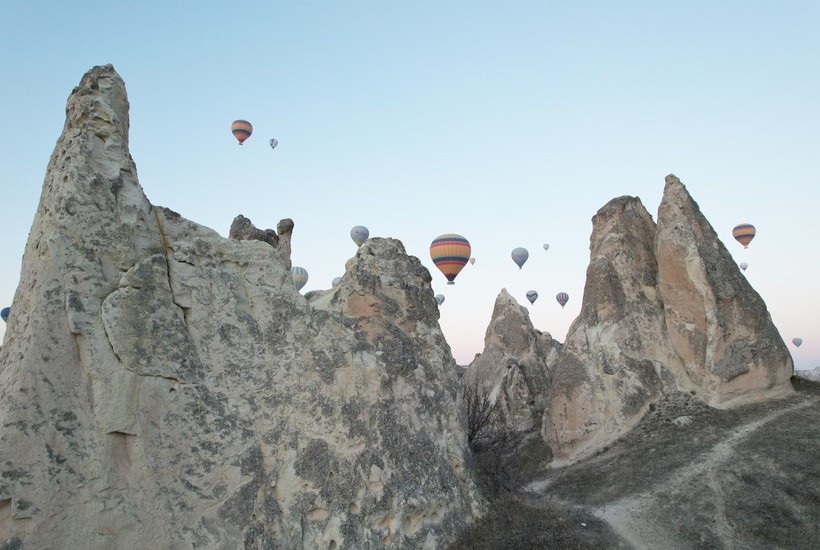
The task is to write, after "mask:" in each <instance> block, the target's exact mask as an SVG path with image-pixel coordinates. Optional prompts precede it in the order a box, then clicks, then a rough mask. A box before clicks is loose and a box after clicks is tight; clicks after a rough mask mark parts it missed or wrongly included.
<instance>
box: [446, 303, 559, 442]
mask: <svg viewBox="0 0 820 550" xmlns="http://www.w3.org/2000/svg"><path fill="white" fill-rule="evenodd" d="M559 349H560V346H559V344H558V343H557V342H556V341H555V340H553V339H552V337H551V336H550V335H549V334H545V333H542V332H540V331H538V330H535V328H534V327H533V326H532V321H530V316H529V313H528V312H527V309H526V308H525V307H523V306H520V305H519V304H518V303H517V302H516V301H515V299H514V298H513V297H512V296H510V294H509V293H508V292H507V291H506V289H502V290H501V292H500V293H499V295H498V297H497V298H496V300H495V306H494V308H493V314H492V318H491V320H490V325H489V326H488V327H487V332H486V335H485V336H484V351H483V352H482V353H481V354H480V355H478V356H477V357H476V358H475V359H474V360H473V361H472V363H470V366H469V368H468V369H467V370H466V372H465V374H464V377H463V380H462V383H463V384H468V385H471V386H475V385H479V386H482V387H483V388H485V389H486V390H488V391H489V392H490V394H491V396H492V398H493V399H494V400H496V401H497V402H498V403H499V408H498V410H499V412H500V414H501V420H502V421H503V422H504V424H505V425H506V426H508V427H509V428H511V429H512V430H513V431H516V432H534V433H540V432H541V420H542V417H543V415H544V411H545V410H546V409H547V405H548V398H549V394H550V385H551V379H552V368H553V366H554V365H555V362H556V358H557V356H558V351H559Z"/></svg>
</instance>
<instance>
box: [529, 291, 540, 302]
mask: <svg viewBox="0 0 820 550" xmlns="http://www.w3.org/2000/svg"><path fill="white" fill-rule="evenodd" d="M537 299H538V293H537V292H536V291H534V290H528V291H527V300H529V301H530V303H531V304H534V303H535V301H536V300H537Z"/></svg>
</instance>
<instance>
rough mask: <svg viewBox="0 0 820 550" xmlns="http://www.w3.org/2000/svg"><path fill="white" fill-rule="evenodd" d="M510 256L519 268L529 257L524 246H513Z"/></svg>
mask: <svg viewBox="0 0 820 550" xmlns="http://www.w3.org/2000/svg"><path fill="white" fill-rule="evenodd" d="M510 256H512V260H513V261H514V262H515V265H517V266H518V269H521V268H522V267H523V266H524V262H526V261H527V258H529V257H530V253H529V252H527V249H526V248H520V247H519V248H514V249H513V251H512V254H510Z"/></svg>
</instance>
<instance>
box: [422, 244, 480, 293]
mask: <svg viewBox="0 0 820 550" xmlns="http://www.w3.org/2000/svg"><path fill="white" fill-rule="evenodd" d="M471 251H472V249H471V248H470V242H469V241H468V240H467V239H465V238H464V237H462V236H461V235H457V234H455V233H445V234H444V235H439V236H438V237H436V238H435V239H433V242H432V243H431V244H430V258H432V259H433V263H434V264H436V267H437V268H438V269H439V271H441V272H442V273H443V274H444V276H445V277H447V284H448V285H454V284H456V283H455V278H456V275H458V274H459V272H460V271H461V269H462V268H463V267H464V266H465V265H467V262H468V261H470V252H471Z"/></svg>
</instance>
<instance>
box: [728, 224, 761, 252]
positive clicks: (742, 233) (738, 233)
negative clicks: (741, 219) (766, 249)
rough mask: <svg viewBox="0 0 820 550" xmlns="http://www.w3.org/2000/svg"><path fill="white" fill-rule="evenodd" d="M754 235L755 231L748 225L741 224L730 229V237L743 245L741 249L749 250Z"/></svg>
mask: <svg viewBox="0 0 820 550" xmlns="http://www.w3.org/2000/svg"><path fill="white" fill-rule="evenodd" d="M756 234H757V229H755V226H753V225H752V224H750V223H742V224H740V225H736V226H735V228H734V229H732V236H733V237H734V238H735V240H736V241H737V242H739V243H740V244H742V245H743V248H749V243H750V242H752V239H754V238H755V235H756Z"/></svg>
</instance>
